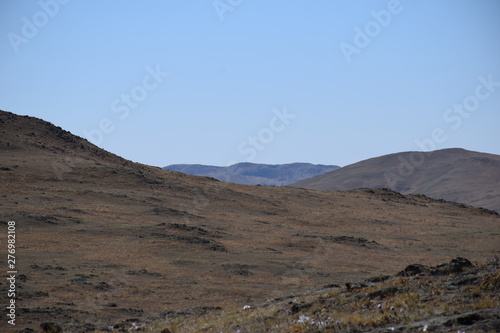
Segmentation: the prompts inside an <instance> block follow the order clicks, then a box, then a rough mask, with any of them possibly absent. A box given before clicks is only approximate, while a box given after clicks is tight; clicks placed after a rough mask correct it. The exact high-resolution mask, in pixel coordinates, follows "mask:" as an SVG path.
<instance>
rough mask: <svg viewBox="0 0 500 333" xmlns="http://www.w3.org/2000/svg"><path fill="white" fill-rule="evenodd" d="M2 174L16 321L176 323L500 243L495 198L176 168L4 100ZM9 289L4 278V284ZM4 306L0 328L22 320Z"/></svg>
mask: <svg viewBox="0 0 500 333" xmlns="http://www.w3.org/2000/svg"><path fill="white" fill-rule="evenodd" d="M0 182H1V187H0V188H1V189H0V198H1V200H0V230H3V231H2V232H0V235H1V238H0V241H1V243H0V244H5V243H6V230H7V222H8V221H12V220H13V221H16V235H17V243H16V246H17V252H16V259H17V261H16V265H17V270H18V274H19V275H18V279H17V284H18V300H17V305H18V308H17V315H18V318H17V320H18V321H17V325H16V328H15V329H20V328H24V327H29V328H33V329H35V330H37V329H39V327H40V324H41V323H43V322H47V321H50V322H56V323H58V324H59V325H60V326H61V327H63V329H64V330H65V332H66V331H67V332H71V331H85V330H86V331H92V330H97V329H101V330H102V329H104V328H107V327H109V326H110V325H115V324H116V323H119V322H123V321H124V320H130V321H129V326H130V325H131V324H130V323H132V320H133V322H134V323H136V322H137V323H140V322H145V323H146V322H152V321H155V320H156V321H159V322H163V323H164V325H165V327H168V328H169V329H170V330H172V331H174V332H175V327H173V326H172V325H173V324H174V323H173V322H167V321H166V319H167V318H168V317H169V316H170V315H171V314H177V315H178V314H179V313H183V314H187V315H192V316H195V317H196V316H198V315H201V314H205V313H207V312H211V310H213V311H216V312H217V311H220V310H219V309H222V310H224V311H231V310H232V309H241V308H242V307H243V306H245V305H250V306H251V307H254V306H257V305H258V304H262V303H264V302H266V300H268V299H279V298H281V297H285V296H286V295H290V294H294V293H305V292H307V291H313V290H317V289H319V288H322V287H324V286H334V285H339V286H344V285H345V284H346V283H353V282H357V281H363V280H364V279H367V278H370V277H373V276H380V275H393V274H396V273H397V272H400V271H402V270H403V269H404V268H405V267H406V266H407V265H410V264H414V263H419V264H423V265H428V266H435V265H438V264H441V263H446V262H449V261H450V260H451V259H452V258H456V257H465V258H468V259H469V260H471V261H472V262H473V263H474V264H475V265H479V266H480V265H483V264H485V263H486V262H487V261H488V260H489V259H488V258H492V257H494V256H495V255H497V256H498V255H499V254H500V253H499V252H500V248H499V240H500V224H499V223H500V217H499V215H498V214H497V213H495V212H493V211H489V210H486V209H478V208H474V207H471V206H468V205H464V204H457V203H453V202H446V201H444V200H435V199H431V198H428V197H426V196H423V195H401V194H399V193H397V192H393V191H391V190H386V189H375V190H372V189H357V190H352V191H346V192H338V191H328V192H322V191H315V190H307V189H299V188H291V187H280V188H275V187H260V186H246V185H237V184H231V183H224V182H219V181H216V180H214V179H210V178H203V177H196V176H189V175H185V174H181V173H177V172H169V171H165V170H162V169H160V168H155V167H150V166H146V165H141V164H137V163H133V162H130V161H127V160H125V159H122V158H120V157H118V156H116V155H113V154H111V153H108V152H106V151H103V150H101V149H99V148H98V147H96V146H94V145H92V144H90V143H89V142H87V141H86V140H84V139H82V138H79V137H76V136H74V135H72V134H71V133H69V132H67V131H64V130H63V129H61V128H58V127H55V126H53V125H52V124H49V123H47V122H45V121H42V120H39V119H35V118H31V117H21V116H17V115H15V114H11V113H8V112H0ZM1 251H4V252H3V253H4V254H5V253H6V252H5V251H6V250H5V249H3V250H1ZM5 265H6V263H5ZM479 266H478V267H479ZM488 267H489V266H488ZM489 269H490V271H491V269H492V268H489ZM495 272H497V273H495ZM492 274H497V275H496V276H497V280H496V282H493V287H491V288H497V289H493V290H494V292H493V293H496V294H498V293H497V292H496V291H498V271H494V272H493V273H492ZM478 281H479V280H478ZM488 281H489V280H488ZM395 283H396V282H395ZM397 283H399V282H397ZM397 283H396V284H397ZM495 283H496V284H495ZM6 288H7V282H6V280H3V281H1V282H0V289H1V290H0V293H1V295H6ZM488 288H490V287H488ZM464 290H465V289H464ZM467 290H468V289H467ZM372 291H375V290H372ZM464 292H468V291H464ZM479 292H481V291H479ZM332 295H333V294H332ZM460 295H462V296H463V295H464V294H460ZM2 297H4V296H2ZM332 297H333V296H332ZM349 297H350V296H349ZM488 297H489V296H488ZM349 299H350V298H349ZM478 299H480V298H478ZM351 301H352V300H350V301H346V302H351ZM287 302H288V301H287ZM488 302H490V303H488V304H489V305H487V304H486V303H485V304H486V305H485V306H484V307H483V309H484V308H497V307H499V304H498V303H499V300H498V297H497V298H496V299H495V298H494V297H493V298H492V300H489V298H488ZM346 304H347V303H346ZM449 306H453V305H449ZM327 309H328V308H327ZM353 309H354V305H353ZM3 311H4V312H5V311H6V310H3ZM327 311H328V310H327ZM331 311H333V310H331ZM450 311H451V312H453V309H451V310H450ZM457 311H461V310H460V309H459V308H458V307H457ZM300 314H301V313H299V312H296V313H294V314H293V315H294V316H297V317H298V316H299V315H300ZM3 318H5V315H4V314H2V320H0V331H2V332H4V331H7V332H10V331H14V330H12V327H10V326H9V327H8V326H7V323H6V320H4V319H3ZM228 320H229V319H228ZM291 324H292V323H291ZM299 326H300V325H299ZM117 327H118V326H117ZM214 327H215V326H214ZM231 327H233V326H231ZM276 327H278V326H276ZM353 327H354V326H353ZM211 329H214V328H213V327H212V328H211ZM231 329H233V328H231ZM237 329H239V328H235V329H234V331H236V330H237ZM277 329H278V328H277ZM290 329H291V328H290ZM299 329H301V330H302V328H300V327H299V328H297V330H296V332H301V330H299ZM306 329H309V328H304V329H303V330H302V331H304V332H306V331H307V330H306ZM178 331H179V332H181V328H179V329H178ZM186 331H187V328H186ZM212 331H214V330H212ZM279 331H283V332H287V331H288V329H285V328H283V329H282V328H279ZM241 332H246V331H245V329H244V328H241ZM248 332H250V331H248Z"/></svg>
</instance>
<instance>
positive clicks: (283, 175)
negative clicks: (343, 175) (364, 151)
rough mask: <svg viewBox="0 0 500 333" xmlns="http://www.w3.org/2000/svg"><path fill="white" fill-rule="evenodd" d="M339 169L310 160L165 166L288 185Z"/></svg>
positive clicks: (235, 179) (242, 180)
mask: <svg viewBox="0 0 500 333" xmlns="http://www.w3.org/2000/svg"><path fill="white" fill-rule="evenodd" d="M338 168H339V166H336V165H317V164H310V163H289V164H278V165H270V164H255V163H237V164H234V165H231V166H228V167H219V166H208V165H200V164H172V165H169V166H166V167H164V168H163V169H164V170H169V171H178V172H182V173H186V174H189V175H195V176H205V177H212V178H215V179H218V180H221V181H226V182H231V183H236V184H245V185H273V186H286V185H290V184H292V183H296V182H298V181H300V180H303V179H306V178H310V177H313V176H316V175H319V174H323V173H325V172H328V171H333V170H335V169H338Z"/></svg>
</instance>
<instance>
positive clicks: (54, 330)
mask: <svg viewBox="0 0 500 333" xmlns="http://www.w3.org/2000/svg"><path fill="white" fill-rule="evenodd" d="M40 328H41V329H42V330H43V332H44V333H61V332H62V331H63V330H62V328H61V326H59V325H58V324H56V323H42V324H40Z"/></svg>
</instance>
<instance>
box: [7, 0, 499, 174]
mask: <svg viewBox="0 0 500 333" xmlns="http://www.w3.org/2000/svg"><path fill="white" fill-rule="evenodd" d="M0 37H1V38H0V51H1V52H0V109H3V110H7V111H11V112H14V113H17V114H23V115H31V116H35V117H39V118H43V119H45V120H48V121H50V122H52V123H54V124H56V125H58V126H61V127H63V128H65V129H67V130H69V131H71V132H72V133H74V134H77V135H79V136H84V137H88V138H89V139H90V140H91V141H93V142H95V143H97V144H98V145H99V146H100V147H102V148H104V149H106V150H109V151H111V152H113V153H116V154H118V155H121V156H123V157H125V158H128V159H131V160H133V161H137V162H141V163H145V164H150V165H156V166H165V165H168V164H173V163H201V164H212V165H228V164H230V163H234V162H239V161H251V162H256V163H289V162H312V163H323V164H338V165H347V164H350V163H354V162H357V161H359V160H362V159H366V158H370V157H374V156H379V155H383V154H388V153H394V152H399V151H409V150H421V149H426V148H436V149H440V148H448V147H462V148H466V149H470V150H477V151H483V152H489V153H495V154H500V130H499V127H500V126H499V125H500V1H498V0H484V1H473V0H470V1H464V0H443V1H424V0H413V1H410V0H401V1H395V0H391V1H387V0H383V1H348V0H345V1H332V0H314V1H305V0H302V1H298V0H273V1H269V0H252V1H250V0H246V1H245V0H216V1H213V0H198V1H187V0H161V1H160V0H156V1H155V0H151V1H139V0H137V1H131V0H128V1H126V0H122V1H95V0H86V1H83V0H71V1H68V0H64V1H63V0H41V1H34V0H33V1H18V0H2V1H1V2H0ZM167 73H168V75H167ZM481 78H482V79H481ZM455 104H456V105H457V107H456V108H455V109H454V108H453V107H454V105H455ZM460 108H462V110H460ZM277 114H279V115H280V116H279V117H278V116H277ZM436 129H438V130H437V132H436ZM433 132H436V133H437V134H436V133H434V137H433ZM89 133H90V134H89ZM417 141H419V142H424V143H425V144H423V145H419V144H418V143H417Z"/></svg>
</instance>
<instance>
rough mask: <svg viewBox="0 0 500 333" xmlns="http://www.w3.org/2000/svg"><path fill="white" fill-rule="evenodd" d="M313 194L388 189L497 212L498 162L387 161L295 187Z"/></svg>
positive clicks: (464, 153) (494, 158)
mask: <svg viewBox="0 0 500 333" xmlns="http://www.w3.org/2000/svg"><path fill="white" fill-rule="evenodd" d="M292 186H294V187H301V188H307V189H316V190H352V189H355V188H390V189H392V190H394V191H397V192H400V193H403V194H425V195H427V196H430V197H432V198H436V199H444V200H449V201H455V202H461V203H466V204H470V205H473V206H476V207H484V208H488V209H492V210H495V211H497V212H500V156H498V155H492V154H485V153H478V152H473V151H468V150H464V149H443V150H437V151H433V152H425V153H423V152H405V153H397V154H391V155H385V156H381V157H376V158H372V159H368V160H365V161H361V162H358V163H355V164H351V165H348V166H346V167H343V168H341V169H338V170H335V171H332V172H329V173H326V174H324V175H319V176H315V177H312V178H309V179H306V180H303V181H300V182H297V183H295V184H293V185H292Z"/></svg>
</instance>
